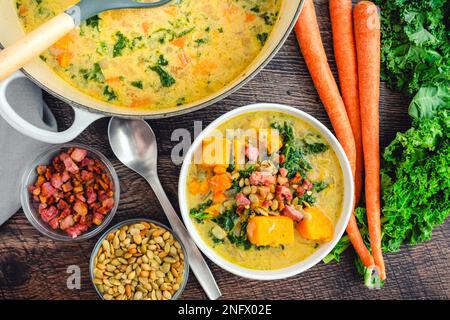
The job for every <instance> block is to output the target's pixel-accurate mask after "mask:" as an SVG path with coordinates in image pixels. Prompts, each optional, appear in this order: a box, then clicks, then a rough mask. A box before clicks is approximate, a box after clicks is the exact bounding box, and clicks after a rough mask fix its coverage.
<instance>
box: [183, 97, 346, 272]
mask: <svg viewBox="0 0 450 320" xmlns="http://www.w3.org/2000/svg"><path fill="white" fill-rule="evenodd" d="M255 111H274V112H281V113H287V114H289V115H292V116H294V117H296V118H298V119H301V120H303V121H305V122H307V123H308V124H309V125H311V126H312V127H313V128H315V129H316V130H318V131H319V132H320V133H321V135H322V136H323V137H324V138H325V139H326V140H327V142H328V143H329V144H330V146H331V147H332V149H333V151H334V152H335V154H336V156H337V158H338V160H339V164H340V167H341V170H342V174H343V178H344V199H343V205H342V211H341V215H340V217H339V219H338V221H337V223H336V225H335V232H334V237H333V240H332V241H330V242H328V243H325V244H323V245H322V246H321V247H320V248H319V249H318V250H317V251H316V252H314V253H313V254H312V255H310V256H309V257H308V258H306V259H305V260H303V261H300V262H298V263H296V264H294V265H292V266H289V267H286V268H283V269H276V270H255V269H249V268H245V267H242V266H239V265H237V264H234V263H232V262H230V261H228V260H226V259H225V258H223V257H222V256H220V255H219V254H218V253H216V252H215V251H214V250H213V249H212V248H211V247H209V246H208V245H207V244H206V243H205V242H204V240H203V239H202V238H201V236H200V235H199V234H198V232H197V229H196V227H195V225H194V222H193V221H192V219H191V218H190V216H189V208H188V206H187V202H186V182H187V181H186V180H187V175H188V170H189V166H190V164H191V161H192V157H193V154H194V151H195V150H196V149H197V148H198V147H199V144H200V143H201V141H202V140H203V139H204V138H205V137H206V136H208V135H209V134H210V133H211V132H212V131H213V130H214V129H216V128H217V127H218V126H219V125H221V124H222V123H224V122H226V121H228V120H230V119H231V118H234V117H236V116H238V115H241V114H245V113H249V112H255ZM178 200H179V203H180V210H181V215H182V217H183V221H184V223H185V225H186V228H187V230H188V232H189V234H190V236H191V237H192V239H193V240H194V242H195V244H196V245H197V246H198V247H199V249H200V250H201V251H202V252H203V253H204V254H205V255H206V256H207V257H208V258H209V259H210V260H211V261H213V262H214V263H215V264H217V265H218V266H219V267H221V268H222V269H224V270H227V271H229V272H231V273H233V274H235V275H238V276H241V277H244V278H248V279H254V280H276V279H284V278H288V277H291V276H294V275H297V274H299V273H302V272H304V271H306V270H308V269H310V268H311V267H313V266H315V265H316V264H317V263H319V262H320V261H321V260H322V259H323V258H324V257H325V256H326V255H327V254H328V253H329V252H330V251H331V250H332V249H333V248H334V246H335V245H336V244H337V242H338V241H339V239H340V238H341V237H342V235H343V233H344V231H345V228H346V226H347V224H348V221H349V219H350V215H351V213H352V210H353V201H354V183H353V176H352V171H351V168H350V163H349V161H348V159H347V157H346V155H345V152H344V150H343V148H342V146H341V145H340V143H339V142H338V140H337V139H336V137H335V136H334V135H333V134H332V133H331V131H330V130H328V128H327V127H325V125H323V124H322V123H321V122H320V121H319V120H317V119H316V118H314V117H313V116H311V115H309V114H308V113H306V112H304V111H301V110H299V109H296V108H294V107H291V106H287V105H282V104H276V103H257V104H251V105H247V106H243V107H239V108H236V109H234V110H232V111H230V112H227V113H225V114H224V115H222V116H220V117H219V118H217V119H216V120H215V121H213V122H212V123H211V124H209V125H208V126H207V127H206V128H205V129H204V130H203V131H202V132H201V133H200V134H199V135H198V136H197V137H196V139H195V140H194V142H193V143H192V145H191V147H190V148H189V150H188V152H187V153H186V156H185V158H184V161H183V165H182V167H181V171H180V178H179V183H178Z"/></svg>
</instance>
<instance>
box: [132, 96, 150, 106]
mask: <svg viewBox="0 0 450 320" xmlns="http://www.w3.org/2000/svg"><path fill="white" fill-rule="evenodd" d="M152 102H153V100H152V99H151V98H140V99H133V100H132V101H131V105H130V107H132V108H143V107H149V106H150V105H151V104H152Z"/></svg>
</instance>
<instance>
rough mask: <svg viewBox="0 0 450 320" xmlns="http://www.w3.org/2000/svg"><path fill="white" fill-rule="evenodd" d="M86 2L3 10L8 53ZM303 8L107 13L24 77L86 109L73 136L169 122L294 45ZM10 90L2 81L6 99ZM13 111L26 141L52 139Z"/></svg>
mask: <svg viewBox="0 0 450 320" xmlns="http://www.w3.org/2000/svg"><path fill="white" fill-rule="evenodd" d="M76 2H77V0H61V1H53V0H41V1H35V0H5V1H1V2H0V46H2V47H8V46H10V45H12V44H13V43H15V42H17V41H18V40H19V39H20V38H21V37H23V36H24V35H25V34H26V33H28V32H30V31H32V30H34V29H35V28H36V27H38V26H40V25H42V24H43V23H44V22H46V21H48V20H49V19H51V18H52V17H54V16H55V15H57V14H59V13H61V12H63V11H64V10H66V9H67V8H69V7H70V6H73V5H76ZM302 4H303V0H270V1H257V0H226V1H223V0H208V1H206V0H197V1H193V0H183V1H172V2H170V3H169V4H167V5H164V6H162V7H160V8H153V9H140V10H132V9H129V10H112V11H107V12H104V13H101V14H99V15H97V16H94V17H91V18H89V19H88V20H87V21H83V22H82V23H81V24H80V26H79V27H77V28H76V29H75V30H74V31H72V32H71V33H69V34H67V35H66V36H65V37H63V38H62V39H60V40H59V41H57V42H56V43H55V44H54V45H52V46H51V47H50V48H49V49H48V50H46V51H44V52H42V53H41V54H40V55H39V57H36V58H35V59H33V60H32V61H30V63H28V64H27V65H26V66H25V67H24V69H23V71H24V72H25V74H26V75H27V76H28V77H29V78H31V79H32V80H34V81H35V82H36V83H37V84H39V85H40V86H41V87H43V88H44V89H45V90H46V91H49V92H51V93H52V94H54V95H55V96H57V97H58V98H60V99H62V100H64V101H66V102H68V103H70V105H72V106H76V107H77V109H76V111H78V112H77V113H76V114H75V118H76V119H79V121H77V120H75V121H77V122H76V125H74V126H73V130H75V129H77V130H78V131H80V130H83V129H84V127H86V126H87V125H88V124H89V123H90V122H92V121H94V120H96V119H98V118H99V117H100V116H111V115H114V116H122V117H141V118H142V117H144V118H161V117H168V116H175V115H179V114H183V113H187V112H192V111H194V110H197V109H199V108H203V107H205V106H208V105H211V104H213V103H215V102H217V101H219V100H220V99H222V98H224V97H226V96H227V95H229V94H231V93H232V92H234V91H235V90H237V89H238V88H240V87H241V86H243V85H244V84H245V83H246V82H247V81H248V80H250V79H251V78H252V77H253V76H255V75H256V74H257V73H258V72H259V71H260V70H261V69H262V68H263V67H264V66H265V65H266V64H267V63H268V62H269V61H270V59H271V58H272V57H273V56H274V55H275V53H276V52H277V51H278V50H279V49H280V47H281V46H282V44H283V43H284V41H285V40H286V38H287V36H288V35H289V33H290V31H291V30H292V28H293V26H294V24H295V21H296V20H297V17H298V15H299V14H300V10H301V7H302ZM9 81H11V80H9ZM9 81H8V80H6V81H4V83H3V84H2V83H1V82H0V93H1V92H2V88H1V87H2V86H6V85H7V84H8V83H9ZM5 101H6V99H5ZM11 109H12V108H8V106H6V107H5V106H1V105H0V114H2V115H3V116H4V117H5V119H6V120H7V121H8V122H9V123H10V124H12V125H13V126H14V127H15V128H17V129H19V130H20V131H21V132H24V133H25V134H28V135H30V136H33V137H34V138H36V139H40V140H44V139H45V138H43V135H42V133H41V132H40V131H39V130H34V132H30V130H29V129H28V128H29V126H28V127H27V126H25V125H24V122H23V120H22V119H20V120H19V119H18V115H16V114H14V113H13V110H11ZM82 111H89V112H84V113H83V112H82ZM45 140H50V139H45ZM56 142H58V143H60V142H61V141H55V143H56Z"/></svg>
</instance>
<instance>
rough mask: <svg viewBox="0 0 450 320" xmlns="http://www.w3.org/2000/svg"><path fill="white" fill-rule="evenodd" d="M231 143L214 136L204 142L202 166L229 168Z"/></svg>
mask: <svg viewBox="0 0 450 320" xmlns="http://www.w3.org/2000/svg"><path fill="white" fill-rule="evenodd" d="M230 155H231V142H230V140H228V139H226V138H218V137H216V136H212V137H209V138H206V139H204V140H203V143H202V165H203V166H205V167H215V166H217V165H223V166H228V164H229V163H230Z"/></svg>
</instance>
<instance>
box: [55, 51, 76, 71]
mask: <svg viewBox="0 0 450 320" xmlns="http://www.w3.org/2000/svg"><path fill="white" fill-rule="evenodd" d="M72 58H73V53H72V52H67V51H64V52H62V53H60V54H59V55H58V57H57V60H58V64H59V66H60V67H61V68H67V67H68V66H70V64H71V62H72Z"/></svg>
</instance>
